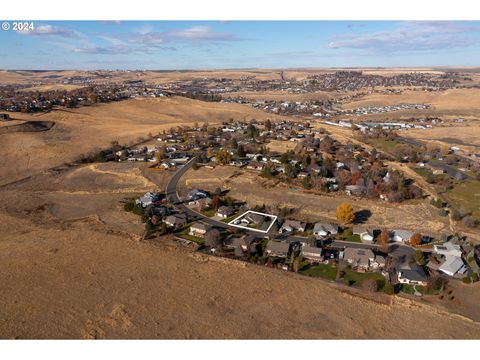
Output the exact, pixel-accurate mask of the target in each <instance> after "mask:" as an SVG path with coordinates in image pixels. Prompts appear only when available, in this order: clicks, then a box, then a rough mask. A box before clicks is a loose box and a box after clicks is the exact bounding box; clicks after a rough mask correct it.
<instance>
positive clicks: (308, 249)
mask: <svg viewBox="0 0 480 360" xmlns="http://www.w3.org/2000/svg"><path fill="white" fill-rule="evenodd" d="M300 255H301V256H302V257H303V258H305V259H308V260H314V261H321V260H322V248H318V247H313V246H308V245H303V246H302V250H301V252H300Z"/></svg>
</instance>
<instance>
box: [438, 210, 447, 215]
mask: <svg viewBox="0 0 480 360" xmlns="http://www.w3.org/2000/svg"><path fill="white" fill-rule="evenodd" d="M447 215H448V211H447V210H445V209H439V210H438V216H447Z"/></svg>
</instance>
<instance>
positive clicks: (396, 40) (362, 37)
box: [326, 21, 480, 53]
mask: <svg viewBox="0 0 480 360" xmlns="http://www.w3.org/2000/svg"><path fill="white" fill-rule="evenodd" d="M479 31H480V27H479V26H471V25H465V24H463V23H457V22H449V21H408V22H403V23H401V24H400V25H399V26H397V27H396V28H394V29H391V30H383V31H376V32H366V33H363V32H362V33H356V34H355V33H353V34H344V35H337V36H334V37H332V38H331V41H330V42H329V43H328V44H327V46H326V47H327V48H329V49H340V48H350V49H365V50H369V51H373V52H384V53H398V52H403V51H408V52H411V51H425V50H441V49H450V48H458V47H467V46H471V45H474V44H479V43H480V37H479V36H478V32H479Z"/></svg>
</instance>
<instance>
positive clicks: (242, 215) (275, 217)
mask: <svg viewBox="0 0 480 360" xmlns="http://www.w3.org/2000/svg"><path fill="white" fill-rule="evenodd" d="M249 213H253V214H258V215H262V216H265V217H269V218H273V220H272V223H271V224H270V226H269V227H268V229H267V230H258V229H255V228H251V227H248V226H241V225H236V224H234V223H233V222H235V221H237V220H238V219H240V218H243V217H244V216H245V215H247V214H249ZM277 217H278V216H275V215H270V214H266V213H261V212H258V211H253V210H248V211H245V212H244V213H243V214H241V215H239V216H237V217H236V218H235V219H233V220H232V221H230V222H229V223H228V225H230V226H233V227H236V228H239V229H245V230H251V231H258V232H261V233H264V234H266V233H268V232H269V231H270V229H271V227H272V226H273V224H274V223H275V221H277Z"/></svg>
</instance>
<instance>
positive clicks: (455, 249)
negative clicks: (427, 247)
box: [433, 241, 462, 257]
mask: <svg viewBox="0 0 480 360" xmlns="http://www.w3.org/2000/svg"><path fill="white" fill-rule="evenodd" d="M433 252H434V253H436V254H438V255H443V256H454V257H461V256H462V248H461V247H460V245H458V244H454V243H452V242H450V241H449V242H446V243H444V244H442V245H433Z"/></svg>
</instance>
